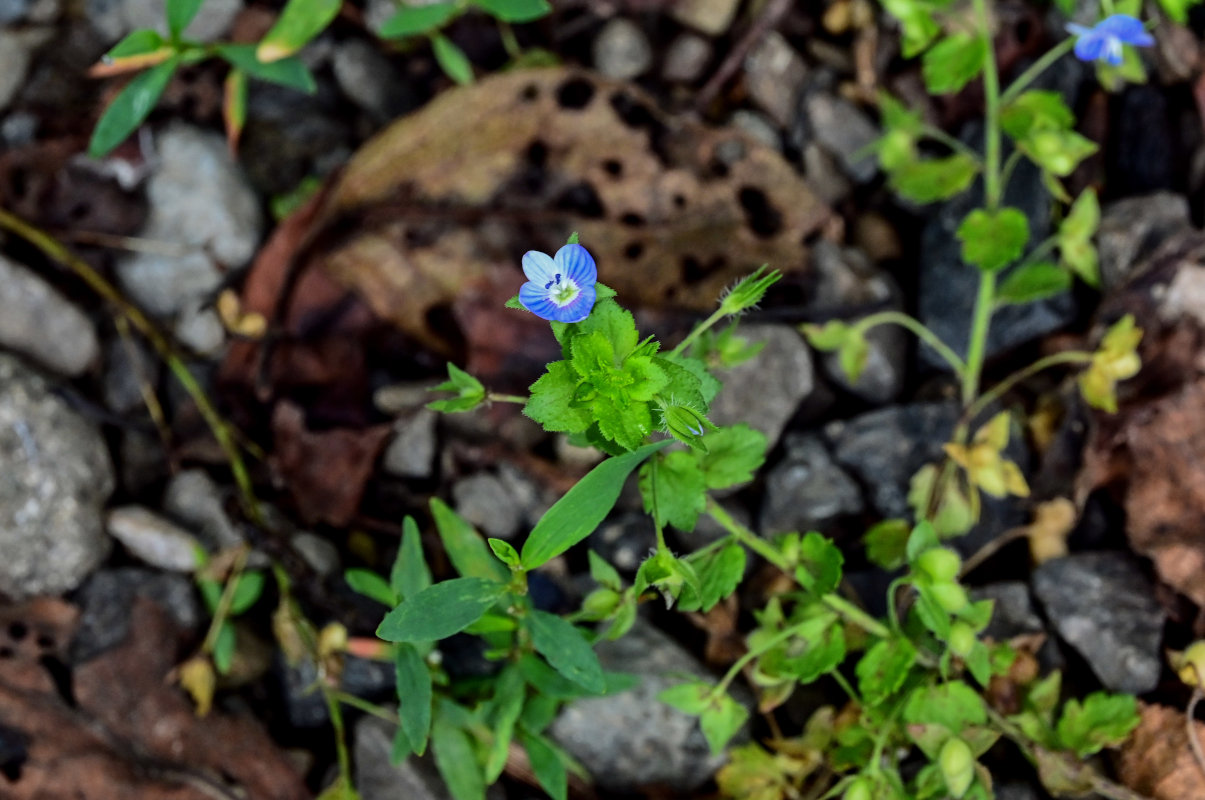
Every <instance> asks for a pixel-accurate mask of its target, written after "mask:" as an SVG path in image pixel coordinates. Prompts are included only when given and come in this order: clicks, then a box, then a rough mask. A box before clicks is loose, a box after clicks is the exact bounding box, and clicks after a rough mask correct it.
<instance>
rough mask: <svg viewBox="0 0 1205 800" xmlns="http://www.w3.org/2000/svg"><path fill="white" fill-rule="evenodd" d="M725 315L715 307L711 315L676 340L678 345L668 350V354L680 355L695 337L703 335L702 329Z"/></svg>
mask: <svg viewBox="0 0 1205 800" xmlns="http://www.w3.org/2000/svg"><path fill="white" fill-rule="evenodd" d="M726 316H727V314H726V313H725V312H724V311H723V310H722V309H717V310H716V311H715V312H713V313H712V315H711V316H710V317H708V318H707V319H705V320H703V321H702V322H700V323H699V324H698V325H697V326H695V329H694V330H693V331H691V332H690V333H689V334H687V336H686V338H685V339H683V340H682V341H680V342H678V346H677V347H675V348H674V349H673V350H671V351H670V355H671V356H676V355H681V354H682V353H683V352H685V351H686V348H688V347H690V346H691V345H692V344H694V343H695V339H698V338H699V337H700V336H702V335H703V332H704V331H706V330H708V329H709V328H711V327H712V326H713V325H715V324H716V323H717V322H719V321H720V320H722V319H723V318H724V317H726Z"/></svg>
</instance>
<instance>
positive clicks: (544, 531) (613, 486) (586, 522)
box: [521, 439, 672, 570]
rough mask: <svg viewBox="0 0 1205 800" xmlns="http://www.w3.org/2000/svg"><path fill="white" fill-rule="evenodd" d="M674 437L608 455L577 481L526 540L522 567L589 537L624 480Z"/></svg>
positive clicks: (534, 564) (549, 510) (613, 503)
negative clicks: (614, 454) (631, 450)
mask: <svg viewBox="0 0 1205 800" xmlns="http://www.w3.org/2000/svg"><path fill="white" fill-rule="evenodd" d="M671 441H672V440H669V439H667V440H665V441H661V442H654V443H653V444H649V445H645V446H644V447H642V448H640V449H639V450H635V451H633V452H631V453H626V454H624V455H621V456H617V457H615V458H609V459H607V460H606V461H604V462H602V463H601V464H599V465H598V466H597V467H595V468H594V469H592V470H590V472H589V473H588V474H587V475H586V477H584V478H582V479H581V480H580V481H578V482H577V485H575V486H574V487H573V488H572V489H570V490H569V491H568V492H567V493H566V494H565V496H564V497H562V498H561V499H560V500H558V501H557V502H556V503H555V504H554V505H553V506H552V508H550V509H548V513H546V514H545V515H544V516H543V517H542V518H541V519H540V521H539V523H537V524H536V526H535V528H534V529H533V530H532V532H531V535H530V536H528V537H527V541H526V542H524V543H523V548H522V550H521V554H522V555H521V558H522V561H523V566H524V567H525V568H526V569H528V570H532V569H535V568H536V567H538V566H540V565H542V564H544V563H545V562H547V561H548V560H549V559H551V558H554V557H556V556H558V555H560V554H561V553H563V552H565V551H566V550H568V549H569V548H570V547H572V546H573V545H575V544H577V543H578V542H580V541H581V540H582V539H584V538H586V537H587V536H589V535H590V534H591V533H593V532H594V529H595V528H597V527H598V524H599V523H600V522H602V521H603V518H604V517H606V515H607V514H608V513H610V511H611V508H612V507H613V506H614V505H615V501H616V500H617V499H618V498H619V492H620V490H621V489H623V483H624V481H625V480H627V477H628V475H630V474H631V472H632V470H634V469H636V467H638V466H639V465H640V464H641V463H643V462H644V460H645V459H646V458H648V457H649V456H651V455H652V454H653V453H655V452H657V451H658V450H660V449H662V448H663V447H666V446H668V445H669V444H670V442H671Z"/></svg>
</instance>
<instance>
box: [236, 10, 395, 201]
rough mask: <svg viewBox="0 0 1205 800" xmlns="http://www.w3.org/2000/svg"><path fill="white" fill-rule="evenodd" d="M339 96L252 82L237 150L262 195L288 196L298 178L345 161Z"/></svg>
mask: <svg viewBox="0 0 1205 800" xmlns="http://www.w3.org/2000/svg"><path fill="white" fill-rule="evenodd" d="M389 5H390V6H393V4H392V3H390V4H389ZM340 94H341V93H340V92H338V91H336V90H335V89H334V88H333V87H332V86H330V85H329V84H327V83H325V82H319V85H318V92H317V94H315V95H306V94H302V93H301V92H297V91H294V90H293V89H288V88H285V87H283V86H274V85H270V84H265V83H263V82H258V81H252V83H251V86H250V87H249V90H248V94H247V126H246V128H244V129H243V138H242V143H241V144H240V146H239V149H240V151H241V159H240V160H241V162H242V163H243V164H244V165H245V166H246V169H247V175H248V177H249V178H250V179H251V183H252V185H254V186H255V188H256V189H257V190H258V191H259V192H260V193H261V194H266V195H274V194H283V193H285V192H291V191H293V189H295V188H297V184H299V183H300V182H301V181H302V179H304V178H306V177H308V176H310V175H325V174H326V173H327V172H329V171H330V170H331V169H333V168H335V167H337V166H340V165H342V164H343V163H345V162H346V161H347V158H348V156H349V155H350V153H351V148H350V143H351V141H352V132H351V127H350V123H351V122H352V120H351V119H349V117H350V116H351V115H347V114H344V115H343V116H338V113H337V112H336V110H335V109H337V108H338V104H339V102H340Z"/></svg>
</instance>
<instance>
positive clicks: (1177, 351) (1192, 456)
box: [1079, 232, 1205, 608]
mask: <svg viewBox="0 0 1205 800" xmlns="http://www.w3.org/2000/svg"><path fill="white" fill-rule="evenodd" d="M1203 299H1205V235H1203V234H1201V233H1198V232H1190V233H1186V234H1184V235H1180V236H1177V237H1174V238H1173V239H1172V240H1170V241H1169V242H1167V243H1166V244H1165V245H1164V246H1163V247H1161V248H1160V249H1159V251H1157V252H1156V253H1155V255H1154V256H1153V257H1152V259H1151V260H1150V262H1149V264H1148V265H1147V266H1146V267H1145V268H1144V269H1142V270H1141V271H1140V272H1139V273H1138V274H1137V276H1136V277H1135V278H1133V279H1132V280H1131V281H1130V282H1129V283H1128V284H1127V285H1126V286H1125V287H1124V288H1123V289H1122V290H1121V291H1120V292H1119V293H1117V294H1116V295H1114V296H1113V297H1112V298H1110V300H1109V301H1107V302H1106V303H1105V305H1104V306H1102V309H1101V316H1102V318H1103V319H1106V320H1109V321H1112V320H1115V319H1118V318H1119V317H1120V316H1121V315H1122V314H1126V313H1130V314H1133V315H1134V317H1135V321H1136V323H1137V325H1138V327H1140V328H1142V330H1143V332H1144V333H1143V338H1142V343H1141V345H1140V347H1139V353H1140V355H1141V357H1142V370H1141V371H1140V372H1139V373H1138V375H1137V376H1136V377H1135V378H1133V379H1132V380H1130V381H1126V382H1124V383H1122V384H1121V385H1120V386H1119V391H1118V397H1119V400H1120V402H1121V405H1120V410H1119V412H1118V413H1117V414H1098V415H1097V418H1096V420H1097V425H1096V428H1095V431H1094V433H1093V436H1092V438H1091V440H1090V442H1089V445H1088V448H1087V451H1086V453H1085V464H1084V470H1083V472H1082V473H1081V475H1080V478H1079V488H1080V491H1081V493H1086V492H1088V491H1091V490H1092V489H1095V488H1098V487H1108V488H1109V489H1110V490H1112V491H1113V492H1114V493H1115V495H1116V496H1117V497H1118V499H1119V500H1120V502H1121V504H1122V506H1123V507H1124V508H1125V511H1126V530H1127V533H1128V535H1129V538H1130V543H1131V544H1132V546H1133V547H1134V549H1135V550H1136V551H1137V552H1139V553H1141V554H1142V555H1144V556H1146V557H1148V558H1150V559H1151V560H1152V561H1153V562H1154V564H1155V568H1156V570H1157V571H1158V573H1159V576H1160V578H1162V580H1163V581H1164V582H1165V583H1167V584H1168V585H1169V586H1171V587H1172V588H1174V589H1175V590H1176V591H1178V592H1180V593H1182V594H1184V595H1185V596H1186V597H1188V598H1189V599H1191V600H1192V601H1193V602H1194V603H1196V604H1197V605H1198V606H1200V607H1202V608H1205V527H1203V526H1202V525H1201V520H1202V519H1205V456H1203V454H1205V377H1202V372H1203V367H1205V363H1203V362H1202V353H1205V303H1203V302H1202V300H1203Z"/></svg>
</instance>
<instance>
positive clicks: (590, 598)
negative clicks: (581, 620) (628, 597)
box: [582, 588, 620, 619]
mask: <svg viewBox="0 0 1205 800" xmlns="http://www.w3.org/2000/svg"><path fill="white" fill-rule="evenodd" d="M619 601H620V594H619V592H617V591H615V590H614V589H605V588H604V589H595V590H594V591H592V592H590V594H588V595H586V599H585V600H583V601H582V612H583V613H584V614H585V615H586V616H587V617H588V618H589V619H606V618H607V617H609V616H611V613H612V612H613V611H614V610H615V608H616V606H618V605H619Z"/></svg>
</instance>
